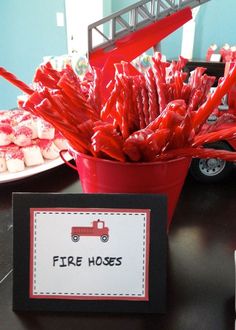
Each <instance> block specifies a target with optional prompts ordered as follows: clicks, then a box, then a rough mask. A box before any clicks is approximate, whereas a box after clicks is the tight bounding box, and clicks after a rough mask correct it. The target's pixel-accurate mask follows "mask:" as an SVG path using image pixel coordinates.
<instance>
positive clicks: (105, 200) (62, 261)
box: [13, 193, 167, 313]
mask: <svg viewBox="0 0 236 330" xmlns="http://www.w3.org/2000/svg"><path fill="white" fill-rule="evenodd" d="M13 221H14V225H13V228H14V256H13V259H14V273H13V274H14V275H13V309H14V310H15V311H81V312H119V313H120V312H132V313H163V312H165V301H166V245H167V234H166V198H165V197H164V196H160V195H155V194H53V193H50V194H42V193H33V194H32V193H14V194H13Z"/></svg>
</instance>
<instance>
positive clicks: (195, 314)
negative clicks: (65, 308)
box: [0, 165, 236, 330]
mask: <svg viewBox="0 0 236 330" xmlns="http://www.w3.org/2000/svg"><path fill="white" fill-rule="evenodd" d="M235 182H236V173H234V174H233V175H232V177H231V180H230V181H229V182H226V183H222V184H215V185H209V184H208V185H204V184H200V183H197V182H195V181H193V179H192V178H190V177H188V178H187V179H186V182H185V185H184V188H183V191H182V194H181V197H180V200H179V203H178V206H177V209H176V212H175V215H174V218H173V223H172V226H171V228H170V232H169V237H168V262H167V264H168V268H167V274H168V276H167V313H166V314H155V315H154V314H149V315H148V314H119V313H118V314H109V313H102V314H99V313H66V312H64V313H55V312H53V313H52V312H24V313H19V312H18V313H16V312H13V311H12V257H13V256H12V236H13V225H12V217H11V212H12V209H11V206H12V202H11V198H12V192H19V191H22V192H58V193H60V192H63V193H67V192H68V193H71V192H73V193H74V192H81V185H80V182H79V179H78V175H77V173H76V172H75V171H73V170H72V169H70V168H68V167H67V166H66V165H61V166H59V167H56V168H54V169H51V170H48V171H46V172H43V173H39V174H37V175H34V176H31V177H27V178H24V179H23V180H19V181H12V182H7V183H3V184H1V185H0V328H1V329H2V330H11V329H14V330H23V329H30V330H31V329H53V328H55V329H58V330H60V329H63V330H65V329H68V330H69V329H76V328H79V329H87V330H90V329H91V330H92V329H103V330H104V329H110V328H112V329H114V330H115V329H122V330H126V329H127V330H128V329H132V330H141V329H148V330H151V329H163V330H164V329H165V330H168V329H170V330H196V329H198V330H206V329H207V330H218V329H219V330H230V329H233V328H234V322H235V308H234V290H235V277H234V276H235V274H234V250H236V221H235V216H236V203H235V197H236V184H235ZM19 249H20V246H19Z"/></svg>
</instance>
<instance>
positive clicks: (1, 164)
mask: <svg viewBox="0 0 236 330" xmlns="http://www.w3.org/2000/svg"><path fill="white" fill-rule="evenodd" d="M6 170H7V164H6V158H5V151H3V150H0V173H1V172H5V171H6Z"/></svg>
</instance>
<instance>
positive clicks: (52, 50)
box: [0, 0, 67, 109]
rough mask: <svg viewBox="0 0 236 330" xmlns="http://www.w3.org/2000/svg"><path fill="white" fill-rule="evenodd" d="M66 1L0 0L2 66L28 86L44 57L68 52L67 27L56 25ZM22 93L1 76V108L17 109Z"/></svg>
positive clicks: (0, 62)
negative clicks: (17, 100)
mask: <svg viewBox="0 0 236 330" xmlns="http://www.w3.org/2000/svg"><path fill="white" fill-rule="evenodd" d="M56 12H64V0H1V1H0V66H3V67H5V68H6V69H7V70H9V71H11V72H13V73H14V74H15V75H17V76H18V77H19V78H20V79H21V80H23V81H25V82H26V83H30V82H31V81H32V76H33V74H34V72H35V68H36V67H37V66H38V65H39V64H40V63H41V62H42V59H43V56H45V55H62V54H65V53H66V52H67V42H66V28H65V27H57V26H56ZM20 93H21V92H20V91H19V89H17V88H16V87H13V86H11V85H10V84H9V83H8V82H5V81H4V80H3V79H2V78H1V77H0V109H4V108H7V109H8V108H13V107H15V106H16V97H17V95H19V94H20Z"/></svg>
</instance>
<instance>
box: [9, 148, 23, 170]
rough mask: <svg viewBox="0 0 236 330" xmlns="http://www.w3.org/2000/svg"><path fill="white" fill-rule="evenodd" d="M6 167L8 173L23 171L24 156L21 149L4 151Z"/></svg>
mask: <svg viewBox="0 0 236 330" xmlns="http://www.w3.org/2000/svg"><path fill="white" fill-rule="evenodd" d="M6 165H7V169H8V172H10V173H16V172H21V171H24V169H25V163H24V154H23V151H22V150H21V149H17V150H14V149H9V150H7V151H6Z"/></svg>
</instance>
